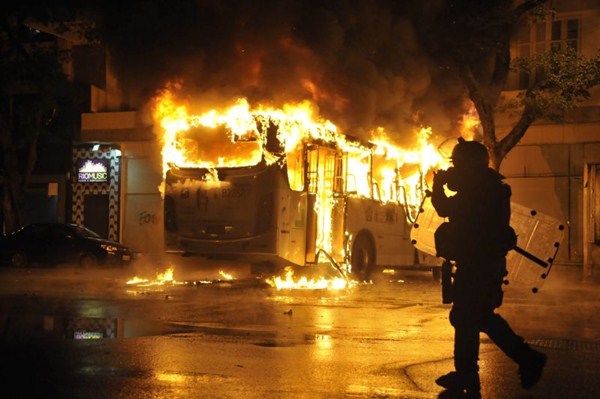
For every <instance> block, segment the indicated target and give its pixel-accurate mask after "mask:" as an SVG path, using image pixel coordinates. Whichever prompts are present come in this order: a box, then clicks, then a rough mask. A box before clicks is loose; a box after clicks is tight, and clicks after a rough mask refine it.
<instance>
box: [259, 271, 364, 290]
mask: <svg viewBox="0 0 600 399" xmlns="http://www.w3.org/2000/svg"><path fill="white" fill-rule="evenodd" d="M265 281H266V282H267V284H269V285H270V286H271V287H273V288H276V289H277V290H291V289H300V290H324V289H329V290H343V289H345V288H348V287H349V286H351V285H353V283H354V282H353V281H348V280H346V279H343V278H341V277H333V278H325V277H319V278H311V279H309V278H308V277H306V276H301V277H298V278H296V277H295V276H294V270H293V269H292V268H291V267H289V266H288V267H286V268H285V276H284V277H281V276H273V277H270V278H268V279H266V280H265Z"/></svg>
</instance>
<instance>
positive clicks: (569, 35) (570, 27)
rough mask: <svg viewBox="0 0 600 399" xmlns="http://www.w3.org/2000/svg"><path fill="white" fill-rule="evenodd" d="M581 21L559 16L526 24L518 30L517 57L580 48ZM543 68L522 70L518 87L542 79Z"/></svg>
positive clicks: (529, 84) (525, 86)
mask: <svg viewBox="0 0 600 399" xmlns="http://www.w3.org/2000/svg"><path fill="white" fill-rule="evenodd" d="M579 27H580V23H579V20H578V19H576V18H559V19H552V20H548V21H540V22H535V23H531V24H528V25H524V26H522V27H521V29H519V31H518V32H517V54H516V55H517V57H523V58H528V57H535V56H536V55H537V54H541V53H544V52H547V51H561V50H565V49H567V48H571V49H573V50H575V51H578V50H579V35H580V29H579ZM543 76H544V72H543V71H542V70H541V69H537V70H534V71H530V73H527V72H524V71H520V72H519V77H518V88H519V89H527V88H529V87H531V86H532V85H533V84H534V83H536V82H537V81H539V80H541V79H542V78H543Z"/></svg>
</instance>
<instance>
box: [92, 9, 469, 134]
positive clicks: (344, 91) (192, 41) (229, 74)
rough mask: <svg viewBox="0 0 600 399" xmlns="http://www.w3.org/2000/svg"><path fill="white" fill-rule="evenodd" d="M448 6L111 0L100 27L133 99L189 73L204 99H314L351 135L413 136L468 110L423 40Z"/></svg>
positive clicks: (186, 83) (189, 82) (212, 102)
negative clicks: (117, 0) (378, 131)
mask: <svg viewBox="0 0 600 399" xmlns="http://www.w3.org/2000/svg"><path fill="white" fill-rule="evenodd" d="M441 4H443V3H442V1H440V0H429V1H423V2H416V1H394V0H372V1H363V0H351V1H347V0H331V1H326V2H324V1H311V0H264V1H258V2H255V1H252V2H249V1H246V0H229V1H219V0H197V1H193V0H184V1H177V2H170V1H160V0H156V1H137V2H121V4H119V5H114V4H112V3H111V6H110V8H109V9H104V10H103V14H102V15H103V20H102V22H101V24H100V25H101V27H102V39H103V40H104V42H105V43H107V44H108V46H109V48H110V53H111V56H112V69H113V70H114V71H115V73H116V76H117V79H118V81H119V84H120V86H121V89H122V91H123V92H124V93H128V95H129V99H128V101H129V103H130V104H129V105H130V106H131V107H140V106H142V105H143V104H145V103H146V102H147V101H148V100H149V98H151V97H152V95H154V94H155V93H156V91H157V90H158V89H160V88H162V87H164V86H165V85H166V84H167V83H168V82H172V81H175V80H178V81H181V82H183V88H184V90H185V91H186V94H187V95H189V96H190V98H194V99H197V100H198V101H200V102H201V103H203V104H204V105H205V106H210V107H215V106H219V105H222V104H223V103H224V102H231V101H232V100H233V99H235V98H237V97H246V98H248V100H249V101H250V103H251V104H256V103H263V104H269V105H274V106H279V105H281V104H282V103H284V102H295V101H301V100H305V99H310V100H312V101H313V102H314V103H315V104H317V105H318V107H319V112H320V114H321V115H322V116H323V117H325V118H327V119H329V120H331V121H332V122H334V123H335V124H336V125H338V126H339V127H340V128H341V129H342V131H344V132H345V133H347V134H351V135H355V136H359V137H363V138H364V137H367V134H366V133H367V132H369V131H371V130H372V129H373V128H375V127H377V126H382V127H385V128H386V129H387V130H388V131H390V132H395V134H396V135H397V136H396V137H395V138H396V139H397V141H402V140H403V139H406V140H411V139H412V135H411V133H412V132H413V131H414V126H415V125H419V124H424V125H428V126H432V127H433V128H434V131H436V132H438V133H439V134H441V135H448V134H450V133H451V131H452V129H453V128H454V126H455V124H456V122H457V121H458V117H459V115H460V114H461V113H462V112H464V104H463V99H464V94H465V93H464V92H463V90H462V88H461V85H459V84H457V82H456V80H455V78H454V77H453V76H452V74H450V73H449V71H448V68H447V67H446V66H444V65H443V63H441V62H440V61H436V60H435V59H434V58H433V57H431V55H430V52H429V51H427V50H428V49H427V45H425V44H423V43H424V41H423V37H424V36H425V35H426V34H427V30H428V27H429V26H431V24H433V23H434V22H435V16H436V12H437V10H439V9H440V7H441ZM411 141H412V140H411Z"/></svg>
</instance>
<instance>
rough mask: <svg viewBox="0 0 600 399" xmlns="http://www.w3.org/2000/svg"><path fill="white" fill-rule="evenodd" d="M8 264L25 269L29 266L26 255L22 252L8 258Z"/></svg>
mask: <svg viewBox="0 0 600 399" xmlns="http://www.w3.org/2000/svg"><path fill="white" fill-rule="evenodd" d="M10 264H11V265H12V266H14V267H25V266H27V265H28V264H29V260H28V259H27V254H26V253H25V252H23V251H16V252H15V253H13V254H12V256H11V257H10Z"/></svg>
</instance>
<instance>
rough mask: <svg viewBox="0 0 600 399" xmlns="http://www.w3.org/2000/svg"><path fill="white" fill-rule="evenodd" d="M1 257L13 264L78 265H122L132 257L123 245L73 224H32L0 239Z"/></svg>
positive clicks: (5, 261)
mask: <svg viewBox="0 0 600 399" xmlns="http://www.w3.org/2000/svg"><path fill="white" fill-rule="evenodd" d="M0 251H1V254H2V255H1V260H2V262H3V263H8V264H10V265H12V266H14V267H25V266H28V265H32V264H36V263H39V264H43V265H56V264H60V263H76V264H78V265H80V266H82V267H90V266H95V265H108V264H117V265H125V264H127V263H129V262H130V261H131V259H132V255H131V251H130V250H129V248H127V247H126V246H125V245H122V244H119V243H118V242H114V241H110V240H106V239H104V238H102V237H100V236H99V235H98V234H97V233H96V232H94V231H92V230H90V229H88V228H86V227H84V226H79V225H76V224H65V223H34V224H30V225H28V226H25V227H23V228H22V229H20V230H18V231H16V232H14V233H12V234H9V235H6V236H3V237H2V238H1V239H0Z"/></svg>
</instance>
